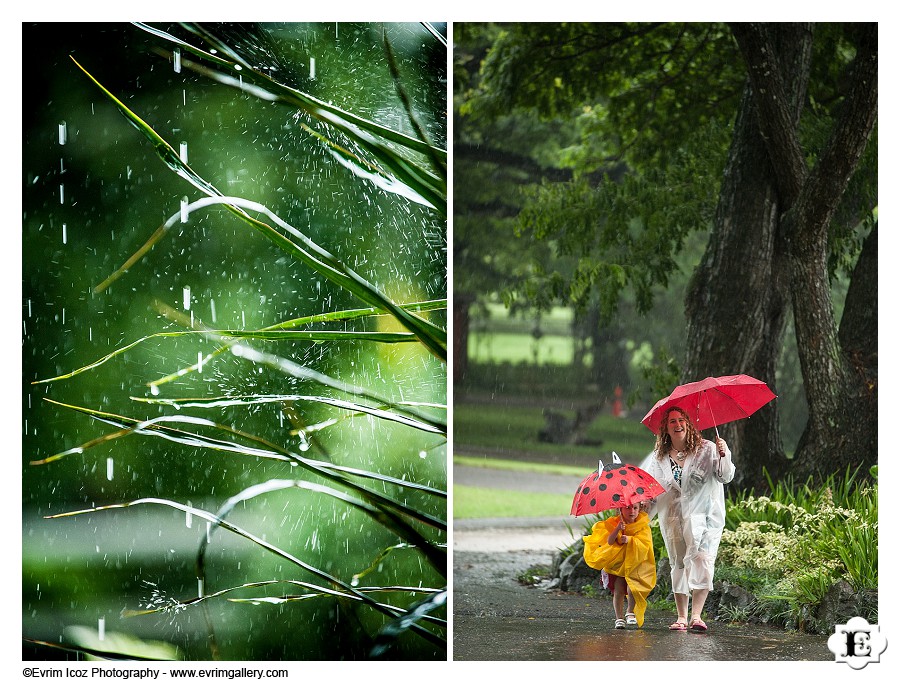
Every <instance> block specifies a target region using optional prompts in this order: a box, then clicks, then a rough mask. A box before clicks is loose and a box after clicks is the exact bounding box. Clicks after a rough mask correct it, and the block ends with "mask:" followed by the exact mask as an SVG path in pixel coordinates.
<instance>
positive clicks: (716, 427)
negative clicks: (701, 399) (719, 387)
mask: <svg viewBox="0 0 900 683" xmlns="http://www.w3.org/2000/svg"><path fill="white" fill-rule="evenodd" d="M703 394H704V396H706V407H707V408H709V414H710V417H712V420H713V429H715V430H716V442H718V441H719V425H717V424H716V416H715V415H713V411H712V404H711V403H710V402H709V394H708V393H707V392H706V391H704V392H703ZM698 412H699V411H698ZM716 445H717V446H718V443H716Z"/></svg>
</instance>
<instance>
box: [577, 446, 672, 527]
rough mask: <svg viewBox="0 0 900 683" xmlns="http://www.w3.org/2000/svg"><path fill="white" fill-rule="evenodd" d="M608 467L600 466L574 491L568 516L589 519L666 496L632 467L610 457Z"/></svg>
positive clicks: (638, 469)
mask: <svg viewBox="0 0 900 683" xmlns="http://www.w3.org/2000/svg"><path fill="white" fill-rule="evenodd" d="M613 457H614V461H613V463H612V464H610V465H606V466H605V467H604V466H603V463H602V462H601V463H600V466H599V467H598V468H597V470H596V471H594V472H591V473H590V474H589V475H588V476H586V477H585V478H584V481H582V482H581V484H579V486H578V490H577V491H575V499H574V500H573V501H572V512H571V514H573V515H575V516H576V517H578V516H579V515H589V514H591V513H594V512H603V511H604V510H611V509H613V508H624V507H628V506H629V505H634V504H635V503H639V502H641V501H642V500H651V499H653V498H656V496H658V495H659V494H661V493H664V492H665V489H664V488H663V486H662V484H660V483H659V482H658V481H656V479H654V478H653V477H652V476H650V474H648V473H647V472H645V471H644V470H642V469H641V468H640V467H635V466H634V465H623V464H622V462H621V461H620V460H619V456H618V455H616V454H615V453H613Z"/></svg>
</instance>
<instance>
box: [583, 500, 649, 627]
mask: <svg viewBox="0 0 900 683" xmlns="http://www.w3.org/2000/svg"><path fill="white" fill-rule="evenodd" d="M618 524H619V516H618V515H614V516H612V517H610V518H608V519H603V520H600V521H599V522H597V523H596V524H594V526H593V527H592V528H591V535H590V536H584V537H583V539H584V561H585V562H586V563H587V565H588V566H589V567H593V568H594V569H597V570H600V569H605V570H606V572H607V573H608V574H615V575H616V576H622V577H625V582H626V583H627V584H628V588H630V589H631V594H632V595H633V596H634V616H635V617H637V622H638V626H643V625H644V612H645V611H646V609H647V596H648V595H649V594H650V591H652V590H653V587H654V586H655V585H656V560H655V558H654V557H653V536H652V535H651V533H650V517H649V516H647V513H646V512H641V513H639V514H638V518H637V519H636V520H635V521H634V522H632V523H631V524H626V525H625V530H624V531H623V532H622V533H623V534H625V535H626V536H629V537H630V538H631V540H630V541H629V542H628V543H626V544H625V545H618V544H615V545H609V543H607V542H606V541H607V540H608V539H609V535H610V533H612V530H613V529H615V528H616V526H617V525H618Z"/></svg>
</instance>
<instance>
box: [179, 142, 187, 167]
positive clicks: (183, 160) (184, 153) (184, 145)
mask: <svg viewBox="0 0 900 683" xmlns="http://www.w3.org/2000/svg"><path fill="white" fill-rule="evenodd" d="M178 158H179V159H181V163H183V164H186V163H187V162H188V155H187V143H186V142H182V143H181V146H180V147H179V148H178Z"/></svg>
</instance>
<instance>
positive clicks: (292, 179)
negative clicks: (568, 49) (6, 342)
mask: <svg viewBox="0 0 900 683" xmlns="http://www.w3.org/2000/svg"><path fill="white" fill-rule="evenodd" d="M445 34H446V24H442V23H408V24H381V23H367V24H353V23H315V24H312V23H311V24H164V23H152V24H142V23H132V24H127V23H122V24H89V23H83V24H24V25H23V43H24V48H25V50H26V52H28V54H30V55H31V56H30V58H29V66H28V68H27V69H26V74H25V79H26V81H27V82H28V83H29V86H28V87H27V88H25V93H26V94H25V98H24V119H23V123H24V131H23V144H24V154H23V164H24V168H23V179H24V183H25V187H24V195H23V197H24V199H23V202H24V204H23V210H24V217H23V223H24V224H23V291H22V296H23V300H22V335H23V434H24V436H23V465H22V468H23V470H22V471H23V502H22V513H23V518H22V533H23V542H22V577H23V586H22V632H23V659H26V660H69V661H76V660H85V659H87V658H88V657H93V658H95V659H108V660H116V659H141V660H221V661H236V660H244V661H248V660H258V661H275V660H304V659H306V660H341V659H346V660H359V659H370V658H375V659H378V658H380V659H392V660H409V659H415V660H432V659H433V660H446V658H447V648H446V638H447V632H446V631H447V622H446V619H447V609H446V586H447V578H446V574H447V563H446V551H447V547H446V545H447V532H446V524H447V497H446V488H447V486H446V481H447V476H446V474H447V465H446V460H447V408H446V403H447V379H446V359H447V340H446V329H447V315H446V306H447V250H446V201H447V191H446V168H447V166H446V161H447V159H446V146H447V138H446V135H447V128H446V112H447V94H446V93H447V76H446V61H447V60H446V55H447V44H446V35H445Z"/></svg>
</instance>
